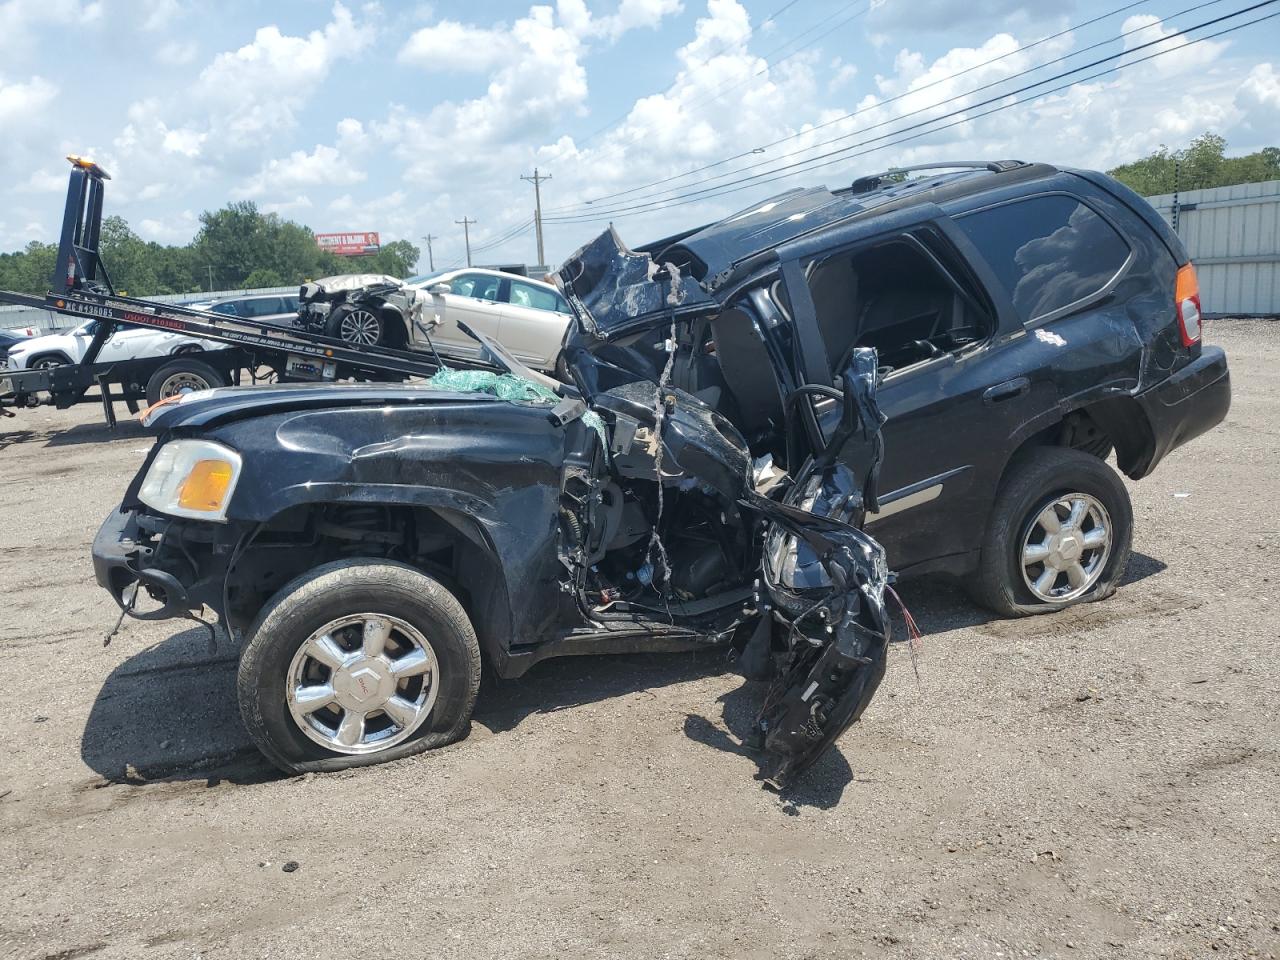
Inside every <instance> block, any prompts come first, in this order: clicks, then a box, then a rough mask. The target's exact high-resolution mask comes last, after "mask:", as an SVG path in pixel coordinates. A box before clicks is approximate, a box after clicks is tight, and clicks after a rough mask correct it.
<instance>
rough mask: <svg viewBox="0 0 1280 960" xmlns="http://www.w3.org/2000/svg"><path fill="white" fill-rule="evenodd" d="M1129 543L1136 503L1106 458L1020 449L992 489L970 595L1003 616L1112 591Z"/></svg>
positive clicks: (1046, 449) (1100, 596)
mask: <svg viewBox="0 0 1280 960" xmlns="http://www.w3.org/2000/svg"><path fill="white" fill-rule="evenodd" d="M1132 545H1133V506H1132V504H1131V503H1130V500H1129V491H1128V490H1126V489H1125V485H1124V483H1123V481H1121V479H1120V477H1119V476H1117V475H1116V472H1115V471H1114V470H1112V469H1111V468H1110V467H1109V466H1107V464H1106V463H1104V462H1103V461H1102V460H1099V459H1098V458H1097V457H1094V456H1091V455H1090V454H1087V453H1083V452H1081V451H1079V450H1071V449H1064V448H1061V447H1041V448H1037V449H1033V450H1030V451H1028V452H1027V453H1025V454H1023V455H1021V456H1019V457H1018V458H1017V459H1016V460H1015V461H1014V462H1013V463H1012V464H1011V465H1010V467H1009V470H1008V472H1007V474H1006V476H1005V480H1004V482H1003V483H1002V485H1001V487H1000V492H999V494H998V495H997V496H996V501H995V504H994V506H993V507H992V511H991V520H990V522H989V523H988V525H987V533H986V536H985V538H984V540H983V544H982V554H981V558H980V560H979V563H978V570H977V572H976V574H975V576H974V577H973V578H971V579H970V580H969V581H968V582H967V583H966V587H967V589H968V592H969V595H970V596H971V597H972V598H973V599H974V600H975V601H977V602H978V603H979V604H981V605H982V606H984V607H986V608H987V609H989V610H992V611H994V612H995V613H998V614H1000V615H1002V616H1006V617H1022V616H1028V615H1030V614H1036V613H1049V612H1052V611H1054V610H1061V609H1064V608H1066V607H1069V606H1073V605H1075V604H1077V603H1084V602H1087V601H1091V600H1102V599H1105V598H1106V597H1109V596H1111V594H1113V593H1115V591H1116V587H1117V586H1119V583H1120V578H1121V577H1122V576H1123V575H1124V570H1125V566H1126V565H1127V564H1128V562H1129V554H1130V552H1131V549H1132Z"/></svg>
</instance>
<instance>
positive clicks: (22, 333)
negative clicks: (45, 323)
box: [0, 327, 40, 369]
mask: <svg viewBox="0 0 1280 960" xmlns="http://www.w3.org/2000/svg"><path fill="white" fill-rule="evenodd" d="M39 332H40V331H38V330H37V329H36V328H35V327H17V328H11V329H7V330H0V369H2V368H5V367H7V366H8V365H9V348H10V347H12V346H14V345H15V344H18V343H21V342H22V341H23V340H26V339H28V338H30V337H34V336H36V335H37V334H38V333H39Z"/></svg>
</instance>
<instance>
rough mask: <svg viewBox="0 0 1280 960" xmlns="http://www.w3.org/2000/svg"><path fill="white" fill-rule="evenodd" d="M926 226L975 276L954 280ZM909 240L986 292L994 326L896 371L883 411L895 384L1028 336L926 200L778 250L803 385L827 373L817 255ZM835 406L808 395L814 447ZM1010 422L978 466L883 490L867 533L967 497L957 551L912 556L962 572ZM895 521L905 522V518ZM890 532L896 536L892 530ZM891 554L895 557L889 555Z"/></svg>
mask: <svg viewBox="0 0 1280 960" xmlns="http://www.w3.org/2000/svg"><path fill="white" fill-rule="evenodd" d="M922 230H929V231H932V232H933V234H934V235H935V236H936V237H937V239H938V240H939V241H941V242H942V243H943V244H944V245H945V246H946V247H948V248H949V249H948V250H946V251H944V253H945V255H946V260H954V261H955V262H956V264H957V266H961V267H963V268H964V269H965V270H967V271H969V273H970V276H968V277H957V276H956V275H955V270H954V268H952V267H950V266H948V265H947V263H946V262H944V261H943V260H942V259H940V258H939V257H938V255H937V253H936V252H935V251H933V250H932V249H930V247H929V246H928V245H927V244H924V243H923V241H921V240H920V239H919V237H917V236H915V234H917V233H919V232H920V231H922ZM904 237H905V238H908V239H910V240H912V241H913V242H915V243H917V244H920V245H921V247H922V248H923V250H924V252H925V253H926V255H927V256H929V258H930V259H931V260H932V261H933V265H934V266H935V268H937V269H938V270H940V271H941V273H942V275H943V276H944V278H945V279H946V280H947V282H948V283H950V284H952V285H953V286H954V287H955V288H956V289H957V290H958V291H964V290H965V288H966V286H968V287H973V288H974V290H973V291H971V292H972V293H977V294H978V295H979V296H985V299H986V303H985V304H982V306H983V309H984V312H985V313H987V314H988V315H989V316H990V319H991V322H992V327H991V331H990V333H989V334H988V336H987V338H986V339H984V340H982V341H981V342H979V343H976V344H972V345H967V346H966V347H965V348H964V349H963V350H961V351H955V352H948V353H947V354H946V355H945V356H942V357H935V358H929V359H927V360H924V361H921V362H919V363H915V364H912V365H911V366H910V367H904V368H902V369H901V370H897V371H894V372H893V373H892V374H890V375H889V376H888V377H886V378H885V381H884V384H883V385H882V387H881V392H880V397H881V404H882V406H884V407H886V408H887V407H891V406H893V399H894V392H895V387H896V388H898V389H899V390H900V389H901V388H902V387H903V386H909V385H911V384H912V383H913V382H916V381H919V380H920V379H921V378H924V377H926V376H932V377H939V376H940V375H941V374H942V373H943V371H944V370H947V369H951V370H954V369H956V368H958V367H959V366H960V365H962V364H963V365H966V366H969V365H983V364H985V363H988V362H989V359H990V352H991V351H992V350H995V349H998V348H999V346H1000V345H1002V344H1005V343H1008V342H1009V341H1010V340H1013V339H1016V338H1017V337H1019V336H1024V335H1025V331H1024V330H1023V329H1022V325H1021V323H1020V321H1019V320H1018V318H1017V314H1016V311H1015V310H1014V309H1013V304H1012V302H1011V301H1010V300H1009V299H1008V298H1007V297H1005V296H1003V288H1002V287H1001V286H1000V285H999V283H998V282H997V281H996V278H995V275H994V272H993V271H992V270H991V268H990V267H989V265H988V264H987V263H986V261H985V259H983V258H982V257H981V255H980V254H979V252H978V251H977V249H976V247H975V246H974V245H973V243H972V242H971V241H970V240H969V239H968V237H967V235H965V234H964V233H963V232H962V231H961V230H960V229H959V228H958V227H957V226H956V225H955V224H954V223H952V222H951V220H950V217H949V216H948V215H947V214H946V213H945V212H944V211H943V210H942V209H941V208H940V207H938V206H936V205H934V204H921V205H918V206H915V207H912V208H907V209H904V210H903V211H901V212H894V213H891V214H889V215H887V216H886V217H883V218H877V219H874V220H870V221H866V222H864V223H861V224H858V223H855V224H850V225H841V226H839V227H837V228H836V229H834V230H830V231H823V232H821V233H819V234H816V235H814V236H812V237H807V238H804V239H803V240H802V241H801V242H793V243H791V244H788V245H786V248H784V249H780V251H779V252H780V255H785V257H786V260H785V262H784V264H783V269H782V275H783V278H784V282H785V283H786V290H787V294H788V298H789V300H790V303H791V308H792V314H793V319H794V321H795V323H796V325H797V336H796V343H797V347H798V348H799V349H798V351H797V352H798V353H799V354H801V355H802V356H799V357H797V361H798V363H799V364H800V366H799V368H798V370H797V372H798V373H800V374H801V377H800V379H801V382H819V381H818V380H817V379H816V378H815V377H814V376H813V375H811V374H810V373H809V372H810V371H815V370H817V371H819V373H820V374H821V375H830V374H829V371H830V366H829V360H828V359H827V356H826V348H825V345H824V344H823V342H822V340H821V334H820V333H819V328H818V321H817V310H816V306H815V304H814V302H813V299H812V296H811V295H810V291H809V287H808V276H807V273H806V267H807V265H808V264H809V263H811V262H812V261H814V260H815V259H827V258H829V257H832V256H837V255H840V254H842V253H849V254H852V253H854V252H856V251H858V250H862V249H866V248H869V247H872V246H876V245H878V244H882V243H888V242H893V241H894V240H895V239H900V238H904ZM822 364H826V367H825V368H824V367H823V366H822ZM975 369H981V367H977V366H970V370H969V371H967V372H968V373H969V374H970V375H972V374H973V372H974V370H975ZM1004 372H1005V371H1004V370H1003V369H1002V367H1001V366H1000V365H996V366H992V367H991V369H990V373H989V374H987V372H986V371H985V370H984V371H983V372H982V374H980V375H979V379H981V378H982V377H983V376H986V377H988V378H994V379H992V383H993V384H994V383H996V382H997V381H998V380H999V379H1000V378H1001V377H1002V376H1003V374H1004ZM948 379H954V378H948ZM970 392H971V391H970ZM831 407H834V403H833V401H830V400H821V399H817V398H808V402H806V403H804V404H803V408H804V409H805V410H806V411H807V416H806V417H805V418H804V425H805V427H806V429H807V430H808V431H809V432H810V435H811V443H813V444H815V445H816V446H815V449H816V448H817V446H820V445H821V443H822V439H821V438H822V436H823V435H824V430H823V426H822V422H823V421H824V420H828V419H829V417H830V413H829V412H828V411H829V408H831ZM1013 419H1014V422H1008V423H1003V422H1002V423H1001V424H1000V427H999V429H998V430H997V433H998V434H999V435H1000V442H999V444H998V448H997V449H991V450H989V451H985V456H984V458H983V459H982V461H981V466H982V469H981V470H974V469H972V468H973V467H974V466H975V465H976V464H969V465H967V466H958V467H957V466H952V467H948V468H947V469H945V470H935V471H928V470H927V469H926V473H927V475H925V476H921V477H919V478H917V479H916V480H914V481H912V482H910V483H906V484H902V485H900V486H897V487H896V488H895V489H891V490H884V489H882V490H881V491H880V510H879V512H877V513H875V514H871V515H869V516H868V518H867V524H868V526H869V530H870V532H871V533H873V534H877V531H876V529H875V525H878V523H879V521H881V520H885V519H888V518H889V517H892V516H893V515H894V514H897V513H903V512H905V511H906V510H909V509H913V508H916V507H920V506H923V505H925V504H928V503H931V502H932V501H942V502H940V503H938V504H936V505H935V507H934V508H933V509H935V510H939V511H941V510H943V509H945V508H946V507H947V502H946V501H944V500H943V497H944V495H948V496H947V499H948V500H950V499H951V495H954V496H955V497H956V498H957V499H961V498H962V499H963V501H964V506H965V509H964V510H963V511H960V514H961V519H960V527H959V528H958V529H957V530H956V531H955V535H954V536H953V538H952V541H951V547H952V549H947V550H944V551H942V552H940V553H939V554H938V555H937V556H934V557H921V556H912V557H909V558H908V559H909V560H910V563H909V564H908V565H910V566H912V567H914V568H916V569H917V570H919V571H920V572H925V571H927V570H928V569H930V567H931V566H935V567H937V568H939V569H948V568H951V569H958V568H960V567H962V566H964V564H965V563H967V562H968V560H967V559H960V560H957V559H955V558H957V557H960V556H961V554H960V553H959V552H958V551H957V549H954V548H955V547H956V546H957V544H973V545H974V547H975V548H976V545H977V544H978V543H980V542H981V538H980V532H981V530H982V529H984V528H985V525H986V521H987V516H988V514H989V511H990V506H991V504H992V502H993V501H994V499H995V494H996V487H997V481H998V477H999V475H1000V473H1001V472H1002V471H1003V468H1004V464H1005V462H1007V458H1008V455H1009V453H1011V451H1012V448H1013V446H1014V445H1015V444H1016V442H1017V435H1018V434H1019V433H1020V432H1021V431H1020V430H1019V424H1018V423H1017V422H1016V421H1017V418H1016V417H1015V418H1013ZM886 426H887V427H889V426H890V425H888V424H887V425H886ZM891 442H892V441H891V438H890V437H886V447H887V446H888V444H889V443H891ZM965 473H970V474H971V476H968V477H965V476H963V475H964V474H965ZM898 523H899V524H901V523H902V521H899V522H898ZM895 526H897V525H896V524H895ZM883 529H885V528H882V530H883ZM887 529H888V532H890V534H892V530H893V528H892V527H891V528H887ZM877 536H879V534H877ZM889 539H890V540H892V539H893V537H892V536H890V537H889ZM970 552H972V551H970ZM891 559H893V558H892V556H891ZM895 564H896V561H895Z"/></svg>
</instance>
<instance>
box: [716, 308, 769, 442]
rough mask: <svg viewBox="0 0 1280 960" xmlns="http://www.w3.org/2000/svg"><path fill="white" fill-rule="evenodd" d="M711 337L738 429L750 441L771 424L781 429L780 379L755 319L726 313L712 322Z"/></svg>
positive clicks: (734, 313) (732, 311)
mask: <svg viewBox="0 0 1280 960" xmlns="http://www.w3.org/2000/svg"><path fill="white" fill-rule="evenodd" d="M711 336H712V338H713V340H714V342H715V353H716V359H717V360H719V362H720V373H721V375H722V376H723V377H724V382H725V386H726V387H727V388H728V390H729V393H730V394H731V395H732V397H733V400H734V403H735V404H736V405H737V408H738V418H737V425H738V427H739V428H740V429H741V430H742V431H743V433H745V434H746V435H747V436H748V437H750V436H751V435H752V434H756V433H758V432H759V431H761V430H763V429H764V428H766V427H768V426H769V424H770V423H773V424H775V425H778V426H780V425H781V424H782V422H783V408H782V392H781V388H780V387H779V384H778V375H777V374H776V373H775V372H774V369H773V363H772V362H771V361H770V360H769V353H768V351H767V349H766V348H765V345H764V342H763V341H762V340H761V339H760V334H759V332H758V331H757V330H756V326H755V324H754V323H753V322H752V320H751V317H750V316H749V315H748V314H746V313H745V312H743V311H742V310H738V309H729V310H725V311H724V312H723V313H721V314H719V315H718V316H717V317H716V318H715V319H713V320H712V321H711Z"/></svg>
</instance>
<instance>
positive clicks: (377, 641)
mask: <svg viewBox="0 0 1280 960" xmlns="http://www.w3.org/2000/svg"><path fill="white" fill-rule="evenodd" d="M390 636H391V624H390V623H388V622H387V621H386V620H379V619H376V618H375V619H373V620H366V621H365V622H364V655H365V656H366V657H380V656H382V651H383V649H384V648H385V647H386V645H387V639H388V638H389V637H390Z"/></svg>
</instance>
